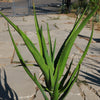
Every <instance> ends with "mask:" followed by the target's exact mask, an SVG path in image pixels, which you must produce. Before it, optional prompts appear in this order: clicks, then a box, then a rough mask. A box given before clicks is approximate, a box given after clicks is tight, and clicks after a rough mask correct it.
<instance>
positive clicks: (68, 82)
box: [62, 25, 94, 92]
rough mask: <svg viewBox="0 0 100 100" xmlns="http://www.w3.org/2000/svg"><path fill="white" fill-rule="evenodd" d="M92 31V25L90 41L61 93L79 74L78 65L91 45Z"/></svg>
mask: <svg viewBox="0 0 100 100" xmlns="http://www.w3.org/2000/svg"><path fill="white" fill-rule="evenodd" d="M93 29H94V25H93V26H92V32H91V36H90V40H89V42H88V44H87V46H86V48H85V51H84V53H83V55H82V56H81V58H80V60H79V62H78V64H77V66H76V68H75V70H74V71H73V73H72V75H71V77H70V78H69V80H68V81H67V83H66V84H65V86H64V87H63V91H62V92H65V91H66V90H67V89H68V87H69V86H70V84H72V81H73V79H74V77H75V76H76V74H77V73H78V72H79V69H80V65H81V63H82V61H83V59H84V58H85V56H86V54H87V51H88V49H89V46H90V43H91V40H92V37H93Z"/></svg>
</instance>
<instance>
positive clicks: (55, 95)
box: [51, 70, 60, 100]
mask: <svg viewBox="0 0 100 100" xmlns="http://www.w3.org/2000/svg"><path fill="white" fill-rule="evenodd" d="M59 71H60V70H58V72H57V77H56V81H55V86H54V91H53V97H52V96H51V100H58V98H59V83H58V82H59Z"/></svg>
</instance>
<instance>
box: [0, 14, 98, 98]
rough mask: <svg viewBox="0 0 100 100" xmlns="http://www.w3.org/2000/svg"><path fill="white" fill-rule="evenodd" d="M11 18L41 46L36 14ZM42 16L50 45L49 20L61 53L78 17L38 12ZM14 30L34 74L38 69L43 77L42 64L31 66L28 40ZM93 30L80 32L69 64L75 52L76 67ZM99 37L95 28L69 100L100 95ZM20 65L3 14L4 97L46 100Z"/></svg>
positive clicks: (0, 75)
mask: <svg viewBox="0 0 100 100" xmlns="http://www.w3.org/2000/svg"><path fill="white" fill-rule="evenodd" d="M9 18H10V19H11V20H12V21H13V22H14V23H15V24H16V25H18V26H19V27H20V28H21V29H22V30H23V31H24V32H25V33H26V34H27V36H28V37H29V38H30V39H31V40H32V41H33V43H34V44H35V46H36V47H37V48H38V47H39V46H38V40H37V36H36V30H35V25H34V18H33V16H24V17H9ZM38 20H39V24H40V25H41V24H42V25H43V32H44V36H45V38H46V43H47V45H48V39H47V34H46V23H47V22H48V23H49V27H50V34H51V37H52V42H54V40H55V38H56V39H57V46H56V54H57V52H58V50H59V48H60V46H61V45H62V43H63V41H64V39H65V38H66V37H67V36H68V34H69V32H70V31H71V29H72V27H73V24H74V21H75V18H71V17H68V16H67V15H60V14H59V15H57V14H53V15H52V14H49V15H38ZM11 32H12V34H13V36H14V39H15V41H16V44H17V45H18V48H19V50H20V52H21V54H22V56H23V58H24V59H25V61H27V62H28V63H29V64H30V65H29V69H30V70H31V72H32V73H33V74H34V73H36V76H37V77H38V79H39V75H40V74H41V71H40V70H39V68H37V67H34V66H31V65H32V64H33V63H35V61H34V59H33V58H32V56H31V54H30V53H29V52H28V50H27V48H26V47H25V45H24V42H23V41H22V39H21V38H20V36H19V35H18V34H17V33H16V32H15V30H14V29H13V28H11ZM90 33H91V30H90V28H87V27H85V28H84V30H83V31H82V32H81V33H80V36H78V37H77V40H76V41H75V43H74V46H73V48H72V51H71V54H70V56H69V60H68V62H67V65H66V67H67V66H68V65H69V63H70V61H71V59H72V58H73V56H74V63H73V68H72V69H74V68H75V66H76V65H77V62H78V61H79V58H80V57H81V55H82V53H83V51H84V49H85V47H86V44H87V43H88V40H89V36H90ZM97 39H100V32H99V31H96V30H95V31H94V36H93V40H92V43H91V45H90V48H89V51H88V53H87V56H86V58H85V59H84V61H83V63H82V66H81V70H80V75H79V77H78V81H77V82H76V83H75V84H74V86H73V88H72V90H71V91H70V93H69V94H68V96H67V97H66V98H65V100H69V99H70V100H99V99H100V43H99V42H98V41H96V40H97ZM18 65H20V63H19V60H18V58H17V56H16V53H15V50H14V48H13V45H12V42H11V39H10V37H9V33H8V29H7V22H6V21H5V20H4V19H3V18H2V17H0V90H2V91H0V100H10V99H11V100H43V97H42V95H41V93H40V91H39V90H38V89H37V87H36V85H35V84H34V83H33V82H32V80H31V79H30V78H29V77H28V75H27V74H26V73H25V71H24V69H23V68H22V66H18ZM65 70H66V69H65ZM39 81H40V82H43V78H41V79H39ZM7 91H8V92H9V93H8V92H7ZM37 91H38V92H37ZM1 93H2V95H1ZM36 93H37V94H36ZM35 96H36V98H35ZM33 98H34V99H33Z"/></svg>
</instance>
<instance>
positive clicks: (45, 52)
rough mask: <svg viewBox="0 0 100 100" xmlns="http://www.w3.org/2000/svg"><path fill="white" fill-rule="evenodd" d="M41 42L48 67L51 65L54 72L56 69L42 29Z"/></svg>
mask: <svg viewBox="0 0 100 100" xmlns="http://www.w3.org/2000/svg"><path fill="white" fill-rule="evenodd" d="M41 30H42V27H41ZM41 43H42V48H43V55H44V58H45V61H46V64H47V65H48V67H50V70H51V71H52V72H53V71H54V67H53V63H52V61H51V59H50V57H49V55H48V51H47V46H46V42H45V39H44V36H43V33H42V31H41Z"/></svg>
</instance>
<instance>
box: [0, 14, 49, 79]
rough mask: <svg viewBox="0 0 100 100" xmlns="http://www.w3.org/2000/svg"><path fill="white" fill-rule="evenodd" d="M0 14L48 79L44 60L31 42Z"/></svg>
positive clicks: (47, 70)
mask: <svg viewBox="0 0 100 100" xmlns="http://www.w3.org/2000/svg"><path fill="white" fill-rule="evenodd" d="M0 14H1V15H2V16H3V17H4V18H5V19H6V20H7V21H8V23H9V24H10V25H11V26H12V27H13V28H14V29H15V30H16V31H17V32H18V33H19V34H20V36H21V37H22V39H23V40H24V42H25V44H26V46H27V47H28V49H29V51H30V52H31V54H32V55H33V57H34V58H35V60H36V62H37V64H38V65H39V67H40V69H41V70H42V71H43V74H44V75H45V77H46V78H47V80H48V79H49V73H48V72H49V69H48V67H47V65H46V64H45V61H44V58H43V57H42V56H41V55H40V53H39V52H38V50H37V49H36V47H35V46H34V44H33V43H32V42H31V40H30V39H29V38H28V37H27V36H26V34H24V32H23V31H22V30H21V29H19V28H18V27H17V26H16V25H15V24H14V23H13V22H12V21H11V20H10V19H9V18H8V17H6V16H5V15H4V14H2V13H1V12H0Z"/></svg>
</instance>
